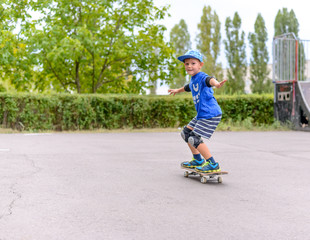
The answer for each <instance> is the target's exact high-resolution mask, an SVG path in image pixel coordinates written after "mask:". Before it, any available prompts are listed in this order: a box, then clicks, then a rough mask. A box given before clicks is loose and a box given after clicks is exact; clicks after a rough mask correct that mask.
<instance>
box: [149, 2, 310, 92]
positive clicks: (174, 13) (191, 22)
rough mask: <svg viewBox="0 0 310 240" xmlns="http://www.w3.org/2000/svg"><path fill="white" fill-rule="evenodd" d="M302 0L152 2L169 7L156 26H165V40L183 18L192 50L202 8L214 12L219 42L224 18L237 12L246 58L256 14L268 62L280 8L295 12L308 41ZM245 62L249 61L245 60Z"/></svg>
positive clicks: (309, 34)
mask: <svg viewBox="0 0 310 240" xmlns="http://www.w3.org/2000/svg"><path fill="white" fill-rule="evenodd" d="M306 2H307V1H305V0H257V1H251V0H154V4H155V5H156V6H159V7H160V6H166V5H170V8H169V10H168V12H169V13H170V15H171V16H170V17H166V18H165V19H164V20H163V21H161V22H160V23H161V24H163V25H165V26H166V27H167V32H166V34H165V37H166V40H167V41H168V40H169V33H170V30H171V29H172V27H173V26H174V25H175V24H178V23H179V22H180V20H181V19H184V20H185V22H186V24H187V26H188V31H189V33H190V35H191V41H192V48H195V47H196V44H195V42H196V41H195V38H196V35H197V34H198V29H197V25H198V23H199V22H200V18H201V16H202V10H203V7H204V6H210V7H211V8H212V10H213V11H215V12H216V13H217V15H218V16H219V18H220V22H221V34H222V40H224V39H226V34H225V20H226V18H227V17H230V18H231V19H232V18H233V16H234V13H235V12H238V14H239V16H240V18H241V21H242V23H241V30H242V31H244V32H245V36H246V44H247V55H248V59H249V57H250V53H251V50H250V48H249V47H248V40H247V39H248V34H249V33H250V32H254V23H255V20H256V18H257V15H258V13H260V14H261V15H262V17H263V18H264V20H265V24H266V28H267V32H268V41H267V47H268V51H269V62H270V63H272V39H273V35H274V20H275V18H276V15H277V13H278V11H279V10H280V9H281V10H282V8H287V9H288V11H290V10H291V9H292V10H293V11H294V12H295V15H296V18H297V20H298V22H299V38H300V39H302V40H310V26H309V23H310V13H309V8H308V7H307V5H308V4H306ZM219 60H220V61H221V62H222V65H223V66H224V67H225V66H226V59H225V53H224V44H222V47H221V56H220V59H219ZM248 61H249V60H248ZM167 90H168V88H167V86H164V87H161V88H160V89H159V90H158V91H157V93H158V94H166V92H167Z"/></svg>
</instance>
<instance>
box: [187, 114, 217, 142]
mask: <svg viewBox="0 0 310 240" xmlns="http://www.w3.org/2000/svg"><path fill="white" fill-rule="evenodd" d="M221 118H222V115H218V116H216V117H213V118H210V119H199V120H197V119H196V117H194V118H193V119H192V120H191V121H190V122H189V124H188V126H190V127H192V128H193V129H194V130H193V132H194V133H195V134H197V135H199V136H201V137H203V138H206V139H209V138H211V136H212V134H213V132H214V131H215V129H216V127H217V125H218V124H219V123H220V121H221Z"/></svg>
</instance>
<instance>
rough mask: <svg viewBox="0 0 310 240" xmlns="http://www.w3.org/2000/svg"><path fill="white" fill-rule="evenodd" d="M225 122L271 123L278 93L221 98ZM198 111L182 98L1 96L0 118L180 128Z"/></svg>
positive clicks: (21, 125) (24, 123) (26, 126)
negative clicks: (274, 99) (249, 119)
mask: <svg viewBox="0 0 310 240" xmlns="http://www.w3.org/2000/svg"><path fill="white" fill-rule="evenodd" d="M216 98H217V100H218V102H219V104H220V105H221V108H222V110H223V121H227V120H229V119H230V120H232V121H242V120H244V119H247V118H249V117H250V118H252V120H253V122H254V123H257V124H271V123H273V122H274V119H273V97H272V95H241V96H217V97H216ZM195 115H196V112H195V108H194V105H193V102H192V98H191V96H190V95H189V94H187V95H186V94H183V95H181V96H174V97H173V96H137V95H70V94H53V95H44V94H11V93H1V94H0V121H2V126H3V127H5V128H12V129H19V130H78V129H80V130H82V129H99V128H105V129H118V128H155V127H160V128H166V127H179V126H183V125H185V124H186V123H188V122H189V121H190V120H191V119H192V118H193V117H194V116H195Z"/></svg>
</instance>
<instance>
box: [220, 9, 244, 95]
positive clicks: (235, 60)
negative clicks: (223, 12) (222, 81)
mask: <svg viewBox="0 0 310 240" xmlns="http://www.w3.org/2000/svg"><path fill="white" fill-rule="evenodd" d="M240 28H241V18H240V17H239V15H238V13H237V12H235V14H234V18H233V20H231V18H230V17H228V18H226V22H225V31H226V37H227V40H225V41H224V44H225V53H226V58H227V62H228V68H229V69H228V70H227V75H228V82H227V84H226V85H225V91H226V92H228V93H244V87H245V75H246V70H247V63H246V51H245V47H246V46H245V34H244V31H241V30H240Z"/></svg>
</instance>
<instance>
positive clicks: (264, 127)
mask: <svg viewBox="0 0 310 240" xmlns="http://www.w3.org/2000/svg"><path fill="white" fill-rule="evenodd" d="M292 129H293V126H292V124H291V123H286V124H283V123H281V122H279V121H275V122H273V123H272V124H271V125H270V124H269V125H268V124H255V123H254V122H253V119H252V118H251V117H249V118H246V119H245V120H243V121H232V120H228V121H226V122H220V124H219V126H218V127H217V129H216V130H217V131H290V130H292Z"/></svg>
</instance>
